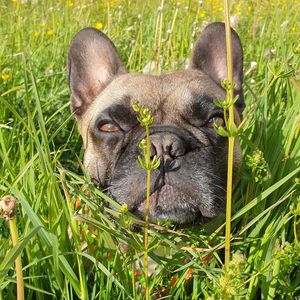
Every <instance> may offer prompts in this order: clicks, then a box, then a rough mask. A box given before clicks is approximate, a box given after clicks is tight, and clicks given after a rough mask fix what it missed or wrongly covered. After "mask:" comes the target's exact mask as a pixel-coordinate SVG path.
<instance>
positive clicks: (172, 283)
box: [170, 277, 179, 287]
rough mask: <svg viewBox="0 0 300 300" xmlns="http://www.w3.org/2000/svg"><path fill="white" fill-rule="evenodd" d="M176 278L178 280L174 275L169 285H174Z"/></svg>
mask: <svg viewBox="0 0 300 300" xmlns="http://www.w3.org/2000/svg"><path fill="white" fill-rule="evenodd" d="M177 280H179V278H178V277H174V278H173V279H172V280H171V282H170V287H172V286H174V285H175V283H176V282H177Z"/></svg>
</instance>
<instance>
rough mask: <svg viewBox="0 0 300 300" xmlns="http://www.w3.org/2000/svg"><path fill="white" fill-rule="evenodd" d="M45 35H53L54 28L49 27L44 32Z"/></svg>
mask: <svg viewBox="0 0 300 300" xmlns="http://www.w3.org/2000/svg"><path fill="white" fill-rule="evenodd" d="M46 35H47V36H52V35H54V30H53V29H49V30H48V31H47V32H46Z"/></svg>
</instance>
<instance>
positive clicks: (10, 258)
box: [0, 226, 42, 280]
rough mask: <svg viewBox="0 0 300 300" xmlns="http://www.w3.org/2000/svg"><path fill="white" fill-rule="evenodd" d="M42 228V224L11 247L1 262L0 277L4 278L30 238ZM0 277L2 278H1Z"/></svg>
mask: <svg viewBox="0 0 300 300" xmlns="http://www.w3.org/2000/svg"><path fill="white" fill-rule="evenodd" d="M41 228H42V226H36V227H34V228H33V229H32V230H31V231H30V232H29V233H28V234H27V235H26V236H25V237H24V238H23V239H22V240H20V241H19V243H18V244H17V245H16V246H15V247H13V248H12V249H10V250H9V251H8V253H7V254H6V256H5V257H4V259H3V261H2V263H1V264H0V278H1V279H3V275H5V274H6V273H7V272H8V270H9V269H10V268H11V266H12V264H13V263H14V261H15V260H16V258H17V257H18V256H19V255H20V254H21V252H22V250H23V249H24V248H25V247H26V245H27V243H28V242H29V240H30V239H31V238H32V237H33V236H34V235H35V234H36V233H37V232H38V231H39V230H40V229H41ZM1 279H0V280H1Z"/></svg>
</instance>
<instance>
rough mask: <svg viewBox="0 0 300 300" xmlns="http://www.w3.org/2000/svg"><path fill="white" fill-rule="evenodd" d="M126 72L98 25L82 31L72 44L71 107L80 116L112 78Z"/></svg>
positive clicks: (70, 73)
mask: <svg viewBox="0 0 300 300" xmlns="http://www.w3.org/2000/svg"><path fill="white" fill-rule="evenodd" d="M123 73H126V69H125V67H124V66H123V64H122V62H121V60H120V58H119V55H118V52H117V50H116V48H115V46H114V44H113V43H112V42H111V40H110V39H109V38H108V37H107V36H106V35H105V34H104V33H102V32H100V31H98V30H96V29H94V28H85V29H83V30H81V31H80V32H78V33H77V34H76V35H75V36H74V38H73V40H72V43H71V45H70V47H69V53H68V75H69V76H68V77H69V86H70V89H71V109H72V112H73V113H74V114H75V116H76V117H78V116H80V115H82V114H83V113H84V112H85V111H86V109H87V107H88V106H89V104H90V103H91V102H92V101H93V100H94V99H95V97H96V96H97V95H98V94H99V93H101V91H102V90H103V89H104V88H105V87H106V86H107V85H108V84H109V83H110V82H111V80H112V79H113V78H114V76H116V75H119V74H123Z"/></svg>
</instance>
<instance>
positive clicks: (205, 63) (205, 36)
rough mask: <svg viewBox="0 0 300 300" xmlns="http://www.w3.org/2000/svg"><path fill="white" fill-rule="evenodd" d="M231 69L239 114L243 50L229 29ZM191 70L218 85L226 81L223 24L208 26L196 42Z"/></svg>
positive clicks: (236, 37) (240, 110)
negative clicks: (204, 74) (197, 70)
mask: <svg viewBox="0 0 300 300" xmlns="http://www.w3.org/2000/svg"><path fill="white" fill-rule="evenodd" d="M231 44H232V67H233V81H234V85H235V87H234V92H235V95H239V99H238V100H237V102H236V107H237V108H238V110H239V112H240V113H241V112H242V110H243V108H244V96H243V87H242V84H243V48H242V44H241V41H240V38H239V36H238V34H237V33H236V32H235V31H234V30H233V29H231ZM189 67H190V68H191V69H199V70H201V71H202V72H204V73H206V74H207V75H208V76H209V77H210V78H211V79H213V80H214V81H215V82H216V83H217V84H218V85H221V83H222V81H223V80H224V79H227V59H226V37H225V24H224V23H220V22H216V23H212V24H210V25H208V26H207V27H206V28H205V29H204V30H203V32H202V34H201V36H200V38H199V39H198V40H197V42H196V44H195V46H194V48H193V53H192V58H191V62H190V66H189Z"/></svg>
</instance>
